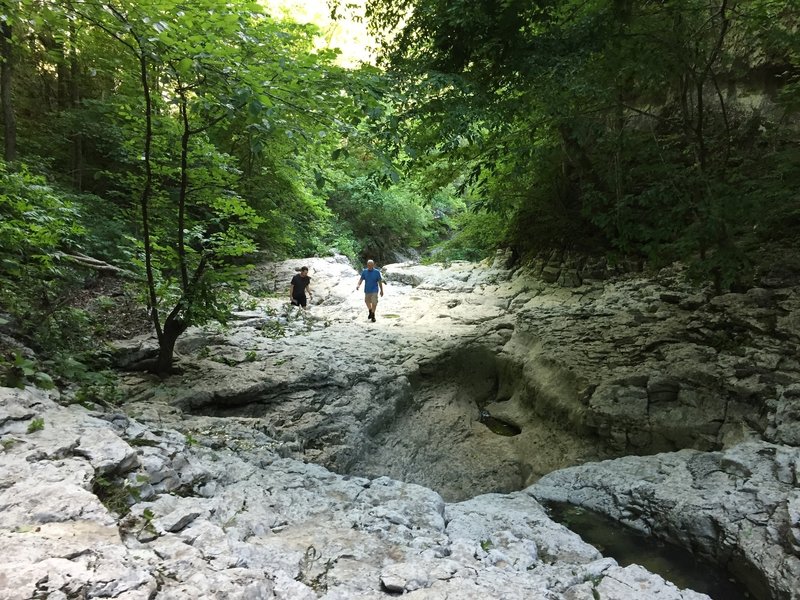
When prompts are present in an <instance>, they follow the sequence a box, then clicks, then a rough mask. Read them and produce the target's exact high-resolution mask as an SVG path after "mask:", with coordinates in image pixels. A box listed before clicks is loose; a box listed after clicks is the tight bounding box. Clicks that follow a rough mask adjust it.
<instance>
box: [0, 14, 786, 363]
mask: <svg viewBox="0 0 800 600" xmlns="http://www.w3.org/2000/svg"><path fill="white" fill-rule="evenodd" d="M2 8H3V10H2V11H0V58H1V59H2V63H0V117H2V127H3V139H4V160H3V162H2V165H0V167H1V168H0V178H2V180H3V182H2V191H0V283H2V286H3V292H4V293H3V298H2V301H0V302H1V304H0V327H4V328H5V329H7V330H8V329H9V328H10V329H13V331H14V333H15V335H19V336H20V337H22V338H24V339H25V340H26V341H27V342H28V343H29V344H30V345H31V346H32V347H33V348H34V349H35V350H37V351H42V350H45V349H47V352H49V356H50V357H51V358H52V360H53V361H55V362H58V361H59V360H61V362H62V363H64V360H62V359H59V358H58V357H59V356H61V357H62V358H63V356H64V354H63V353H64V352H68V353H71V354H70V356H74V355H75V353H76V352H77V349H78V348H79V347H83V346H82V344H83V345H84V346H85V343H86V340H87V339H90V338H91V335H92V332H91V327H88V326H87V325H86V324H85V323H84V321H85V315H84V314H83V313H81V311H80V310H77V309H76V308H75V306H74V305H73V304H71V303H70V301H69V298H70V297H71V291H70V290H77V289H82V288H83V287H85V285H86V282H87V278H91V277H97V276H99V274H101V273H114V274H115V275H117V276H121V277H124V278H125V280H126V281H129V282H130V285H131V286H132V287H133V288H134V289H137V290H140V293H141V301H142V303H143V304H145V305H146V306H147V307H148V317H149V319H150V321H151V323H152V327H153V329H154V330H155V332H156V334H157V336H158V339H159V344H160V347H161V356H160V357H159V359H158V361H157V364H156V365H154V369H155V370H158V371H165V370H168V369H169V368H170V366H171V363H172V353H173V348H174V343H175V340H176V339H177V338H178V336H180V334H181V333H182V332H183V331H184V330H185V329H186V328H187V327H188V326H189V325H192V324H202V323H205V322H207V321H209V320H218V321H224V320H225V319H226V317H227V315H228V314H229V312H230V307H231V306H232V305H233V304H235V303H236V302H237V298H238V293H239V290H241V289H242V288H244V287H245V286H246V285H247V268H248V266H249V265H252V264H254V263H256V262H257V261H259V260H263V259H265V258H281V257H288V256H308V255H326V254H330V253H332V252H339V253H343V254H345V255H347V256H348V257H350V259H351V260H353V261H354V262H358V261H361V260H363V259H364V258H366V257H373V258H375V259H376V260H378V262H379V263H383V262H391V261H392V260H397V259H399V258H402V257H405V256H412V257H415V258H422V259H428V260H454V259H481V258H483V257H485V256H488V255H489V254H491V253H492V252H493V251H494V250H495V249H497V248H500V247H507V248H511V249H512V250H513V251H514V254H515V256H516V257H517V258H518V259H519V260H521V261H525V260H529V259H532V258H534V257H536V256H537V255H540V254H542V253H546V252H552V251H554V250H555V251H559V252H565V251H566V252H571V253H575V254H578V255H581V256H604V257H607V259H608V260H609V261H612V262H613V261H617V262H622V261H631V260H632V261H636V262H640V263H646V264H648V265H651V266H655V267H658V266H661V265H665V264H669V263H672V262H673V261H682V262H684V263H686V264H687V265H689V266H690V269H691V273H692V274H693V275H694V276H695V277H696V278H697V279H698V280H702V281H709V282H712V283H713V284H714V286H715V288H716V290H717V291H718V292H722V291H725V290H729V289H733V288H737V287H744V286H747V285H748V284H749V282H750V281H752V277H753V275H754V273H755V272H756V271H757V268H758V264H757V257H758V254H759V252H760V251H761V249H762V248H763V247H764V245H765V244H766V243H768V242H771V241H775V240H780V241H781V243H783V244H787V245H795V246H796V244H797V240H798V238H797V235H798V226H799V225H800V198H799V197H798V194H800V191H799V190H800V145H799V144H798V141H799V140H798V131H799V127H800V121H799V120H798V110H800V39H798V37H799V36H800V14H798V13H799V12H800V11H799V10H798V7H797V5H796V3H795V2H793V1H791V0H746V1H745V0H668V1H657V2H656V1H652V2H651V1H647V2H634V1H632V0H588V1H580V2H578V1H576V0H549V1H533V2H531V1H530V0H368V1H367V2H366V4H365V6H364V7H363V8H364V11H363V15H361V18H363V19H364V20H365V22H366V23H367V24H368V26H369V28H370V31H371V32H372V34H373V35H374V36H375V39H376V40H377V44H378V48H377V50H378V57H379V59H378V64H377V65H369V64H363V65H361V66H359V67H358V68H344V67H342V66H340V65H339V63H338V62H337V60H336V58H337V51H336V50H335V49H334V50H332V49H327V48H326V47H325V46H324V45H321V44H319V43H318V41H319V37H320V35H321V32H320V30H319V29H318V28H317V27H316V26H314V25H312V24H307V23H300V22H296V21H294V20H292V19H291V18H289V17H286V16H283V15H275V14H271V13H270V11H269V10H268V9H267V8H265V6H264V5H263V4H262V3H259V2H256V1H251V0H229V1H226V2H221V1H219V0H192V1H191V2H186V1H183V2H181V1H177V0H135V1H134V0H114V1H113V2H104V1H101V0H59V1H55V0H20V1H17V2H10V1H4V2H2ZM353 11H356V12H355V14H356V15H358V7H354V6H353V5H351V4H345V3H338V4H337V3H333V4H332V5H331V12H332V14H333V15H336V16H337V17H339V18H343V16H344V15H353V14H354V13H353ZM6 360H11V361H18V362H19V365H18V366H17V367H16V369H17V370H16V371H15V372H16V373H17V374H19V373H23V372H27V371H25V368H23V366H20V365H24V360H23V359H22V358H20V357H19V356H16V357H14V356H12V357H11V358H8V357H7V358H6ZM73 367H74V365H73ZM62 370H63V369H62Z"/></svg>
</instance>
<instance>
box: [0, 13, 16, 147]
mask: <svg viewBox="0 0 800 600" xmlns="http://www.w3.org/2000/svg"><path fill="white" fill-rule="evenodd" d="M0 56H2V60H3V64H2V65H0V105H2V112H3V141H4V148H3V156H4V157H5V159H6V161H7V162H13V161H15V160H17V117H16V115H15V114H14V98H13V94H12V90H11V86H12V84H13V80H14V77H13V75H14V46H13V42H12V40H11V25H9V24H8V23H5V22H3V23H2V24H0Z"/></svg>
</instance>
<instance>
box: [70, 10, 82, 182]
mask: <svg viewBox="0 0 800 600" xmlns="http://www.w3.org/2000/svg"><path fill="white" fill-rule="evenodd" d="M76 37H77V36H76V34H75V25H74V24H73V23H72V22H70V26H69V39H70V51H69V73H70V77H69V97H70V106H71V107H72V110H74V111H76V112H77V110H78V107H79V106H80V104H81V88H80V72H81V70H80V63H79V62H78V53H77V40H76ZM70 170H71V171H72V185H73V187H74V188H75V189H76V190H78V191H82V190H83V135H82V134H81V133H80V131H76V132H75V133H74V134H73V135H72V145H71V148H70Z"/></svg>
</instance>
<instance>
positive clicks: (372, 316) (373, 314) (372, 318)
mask: <svg viewBox="0 0 800 600" xmlns="http://www.w3.org/2000/svg"><path fill="white" fill-rule="evenodd" d="M369 318H370V320H371V321H372V322H373V323H374V322H375V313H371V314H370V317H369Z"/></svg>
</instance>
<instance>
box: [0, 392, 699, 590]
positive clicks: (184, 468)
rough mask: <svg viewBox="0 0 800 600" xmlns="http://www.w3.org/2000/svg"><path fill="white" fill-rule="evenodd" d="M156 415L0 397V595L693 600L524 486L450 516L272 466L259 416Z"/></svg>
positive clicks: (312, 469)
mask: <svg viewBox="0 0 800 600" xmlns="http://www.w3.org/2000/svg"><path fill="white" fill-rule="evenodd" d="M164 417H165V422H162V425H161V426H160V427H159V428H158V429H153V428H150V427H147V426H145V425H143V424H141V423H138V422H137V421H135V420H132V419H130V418H128V417H126V416H124V415H122V414H115V413H109V412H96V411H90V410H87V409H85V408H83V407H81V406H78V405H72V406H67V407H64V406H60V405H59V404H57V403H56V402H54V401H53V399H51V398H50V397H48V396H47V395H45V394H44V393H43V392H40V391H36V390H24V391H21V390H12V389H8V388H0V436H2V442H3V451H2V454H0V465H1V466H2V470H0V507H2V510H1V511H0V523H2V527H0V598H2V599H4V600H17V599H19V600H23V599H29V598H47V599H51V600H61V599H64V600H65V599H67V598H118V599H124V600H137V599H141V600H149V599H157V600H166V599H170V600H182V599H185V600H195V599H197V598H226V599H230V600H237V599H254V600H257V599H268V598H283V599H290V598H291V599H293V600H303V599H308V600H310V599H316V598H324V599H328V600H335V599H344V598H364V599H369V598H375V599H378V598H386V597H388V596H390V595H396V594H400V593H403V594H406V595H407V596H408V597H409V598H425V599H428V600H437V599H441V600H444V599H445V598H454V597H457V598H466V599H468V598H475V599H478V598H507V599H512V600H513V599H515V598H518V599H520V600H522V599H530V598H543V599H544V598H548V599H553V600H558V599H563V600H584V599H585V600H590V599H592V598H595V597H596V595H593V594H598V593H599V594H601V597H613V598H618V599H619V600H628V599H630V600H638V599H640V598H643V597H658V598H664V599H667V600H701V599H702V598H707V596H704V595H701V594H697V593H695V592H692V591H689V590H685V591H681V590H678V589H677V588H675V586H673V585H672V584H669V583H666V582H665V581H664V580H663V579H661V578H660V577H658V576H656V575H653V574H651V573H648V572H647V571H645V570H644V569H641V568H639V567H636V566H629V567H626V568H622V567H620V566H618V565H617V564H616V563H615V562H614V561H613V560H612V559H607V558H603V557H602V556H600V554H599V552H598V551H597V550H596V549H595V548H593V547H591V546H589V545H588V544H585V543H584V542H582V541H581V540H580V538H578V536H576V535H575V534H573V533H572V532H570V531H569V530H567V529H565V528H564V527H562V526H560V525H557V524H555V523H553V522H552V521H550V519H549V518H548V517H547V515H546V513H545V511H544V510H543V509H542V507H541V506H540V505H539V504H538V503H537V502H536V501H535V500H534V499H533V498H532V497H531V496H530V495H528V494H525V493H523V492H517V493H514V494H506V495H500V494H490V495H484V496H479V497H476V498H473V499H471V500H468V501H465V502H461V503H455V504H447V503H445V502H444V501H443V500H442V498H441V496H439V494H437V493H435V492H433V491H431V490H429V489H426V488H423V487H420V486H418V485H414V484H408V483H402V482H399V481H395V480H392V479H389V478H387V477H380V478H377V479H373V480H369V479H365V478H360V477H349V476H342V475H336V474H334V473H331V472H330V471H327V470H326V469H324V468H322V467H320V466H317V465H312V464H307V463H302V462H299V461H296V460H293V459H289V458H281V457H280V456H279V454H278V453H277V452H276V448H278V447H279V445H278V444H276V443H275V441H274V440H273V439H271V438H270V437H269V436H267V435H266V434H265V433H263V431H262V429H263V426H264V421H263V420H261V419H257V418H236V419H226V418H216V417H189V418H188V421H189V422H188V423H187V422H186V419H184V418H183V417H182V416H181V415H179V414H175V413H173V415H172V418H171V419H170V418H168V417H167V415H164ZM34 419H36V420H38V425H37V426H36V427H31V423H33V422H34ZM172 425H176V426H177V427H179V428H181V429H182V428H184V427H186V426H190V427H191V428H192V430H194V431H202V432H204V433H203V434H198V437H197V438H196V439H195V438H192V437H187V436H186V434H185V433H183V432H182V431H179V430H178V429H172V428H171V426H172ZM101 499H102V500H103V502H101ZM129 504H130V507H129ZM116 511H120V512H122V513H125V514H124V515H120V514H119V513H118V512H116ZM606 594H607V595H606Z"/></svg>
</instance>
